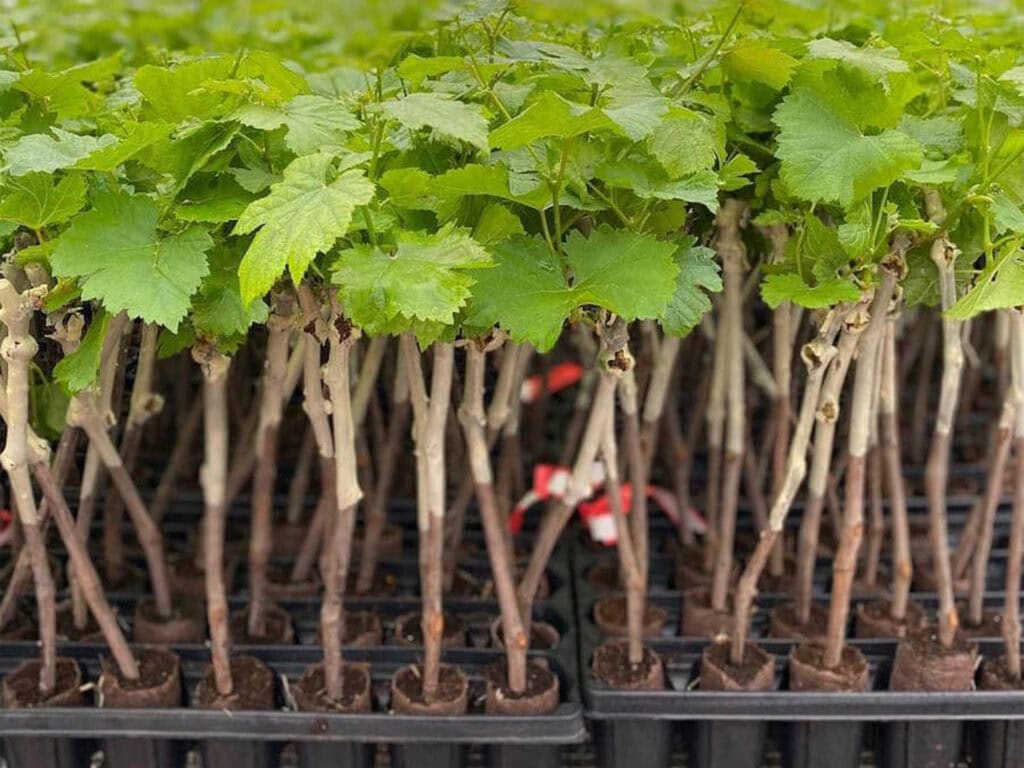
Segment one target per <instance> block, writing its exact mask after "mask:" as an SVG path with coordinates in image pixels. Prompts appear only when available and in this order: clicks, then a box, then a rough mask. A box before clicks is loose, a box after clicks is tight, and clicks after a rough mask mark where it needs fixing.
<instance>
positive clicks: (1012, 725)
mask: <svg viewBox="0 0 1024 768" xmlns="http://www.w3.org/2000/svg"><path fill="white" fill-rule="evenodd" d="M978 687H979V688H980V689H981V690H983V691H1024V682H1022V681H1020V680H1014V679H1013V678H1012V677H1011V676H1010V673H1009V669H1008V668H1007V665H1006V657H1005V656H1001V657H999V658H998V659H995V660H994V661H986V662H985V663H984V664H982V667H981V674H979V675H978ZM974 737H975V739H974V741H975V753H976V754H975V758H976V764H977V766H978V768H1015V767H1016V766H1020V765H1024V720H985V721H982V722H980V723H978V727H977V728H976V730H975V733H974Z"/></svg>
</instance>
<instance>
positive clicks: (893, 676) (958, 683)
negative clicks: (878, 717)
mask: <svg viewBox="0 0 1024 768" xmlns="http://www.w3.org/2000/svg"><path fill="white" fill-rule="evenodd" d="M977 658H978V646H977V645H976V644H975V643H974V642H972V641H970V640H968V639H967V638H965V637H964V636H963V635H960V634H958V635H957V636H956V638H954V642H953V646H952V647H951V648H944V647H943V646H942V645H941V644H940V643H939V641H938V637H937V635H935V633H934V632H933V631H931V630H928V631H925V632H920V633H918V634H916V635H911V636H909V637H907V638H905V639H903V640H901V641H900V643H899V645H898V646H896V656H895V658H894V659H893V665H892V672H891V673H890V676H889V688H890V689H891V690H893V691H925V692H942V691H953V692H955V691H961V692H962V691H970V690H971V689H972V688H973V687H974V670H975V668H976V667H977ZM963 740H964V721H962V720H910V721H907V720H902V721H900V720H898V721H894V722H887V723H885V724H884V725H883V727H882V729H881V740H880V744H879V761H880V763H881V765H882V766H883V768H948V766H950V765H953V766H955V765H957V764H958V762H959V761H960V758H961V754H962V752H963Z"/></svg>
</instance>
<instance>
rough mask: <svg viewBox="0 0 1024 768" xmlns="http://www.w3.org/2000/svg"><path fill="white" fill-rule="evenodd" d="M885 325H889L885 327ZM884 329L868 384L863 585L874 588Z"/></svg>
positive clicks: (879, 527)
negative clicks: (869, 406)
mask: <svg viewBox="0 0 1024 768" xmlns="http://www.w3.org/2000/svg"><path fill="white" fill-rule="evenodd" d="M886 325H888V323H887V324H886ZM884 342H885V328H883V329H882V338H881V340H880V342H879V343H878V345H877V349H876V351H875V358H876V359H875V362H874V364H873V365H874V375H875V378H874V381H873V382H872V383H871V413H870V414H869V415H868V453H867V461H866V471H867V488H868V498H869V501H870V508H869V509H870V517H869V523H868V534H867V539H868V540H867V550H866V552H865V557H864V576H863V578H864V584H865V585H867V586H868V587H874V586H875V585H876V584H877V583H878V566H879V562H880V561H881V558H882V539H883V538H884V536H885V514H884V512H883V504H884V499H883V493H882V453H881V449H880V448H879V445H878V399H879V394H880V391H881V377H882V355H883V353H884V351H885V343H884Z"/></svg>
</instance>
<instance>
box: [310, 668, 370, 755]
mask: <svg viewBox="0 0 1024 768" xmlns="http://www.w3.org/2000/svg"><path fill="white" fill-rule="evenodd" d="M341 688H342V695H341V700H340V701H331V700H330V699H328V698H327V697H326V696H325V695H324V689H325V683H324V665H323V664H322V663H320V664H314V665H313V666H311V667H309V668H308V669H307V670H306V672H305V674H303V675H302V677H301V678H300V679H299V681H298V682H297V683H296V684H295V685H294V686H293V688H292V695H293V696H294V698H295V706H296V708H297V709H298V710H299V711H301V712H338V713H348V714H365V713H368V712H369V711H370V709H371V705H372V683H371V680H370V669H369V667H368V666H367V665H365V664H353V663H351V662H348V663H346V664H345V666H344V668H343V670H342V685H341ZM296 747H297V751H298V754H299V765H300V766H302V768H323V767H325V766H326V767H329V768H371V766H372V765H373V755H374V750H375V747H374V745H373V744H369V743H366V742H359V741H300V742H298V743H297V744H296Z"/></svg>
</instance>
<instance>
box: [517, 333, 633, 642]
mask: <svg viewBox="0 0 1024 768" xmlns="http://www.w3.org/2000/svg"><path fill="white" fill-rule="evenodd" d="M598 327H599V333H600V342H601V345H600V351H599V352H598V355H597V369H598V371H599V378H598V382H597V387H596V390H595V392H594V398H593V401H592V403H591V406H590V416H589V417H588V419H587V425H586V427H585V429H584V430H583V436H582V438H581V439H580V445H579V450H578V451H577V452H576V460H575V462H574V463H573V467H572V471H571V472H570V474H569V480H568V481H567V483H566V489H565V495H564V496H563V498H562V500H561V501H559V502H558V503H556V504H555V505H553V506H552V508H551V509H549V510H548V512H547V514H546V515H545V516H544V520H543V522H542V523H541V526H540V529H539V530H538V531H537V536H536V538H535V539H534V544H533V550H532V551H531V553H530V561H529V563H527V566H526V570H525V571H524V572H523V576H522V578H521V579H520V580H519V613H520V615H521V616H522V617H523V621H524V623H525V622H529V621H530V619H531V616H532V610H533V600H534V598H535V597H536V595H537V588H538V587H539V586H540V580H541V577H542V576H543V575H544V569H545V568H546V567H547V564H548V560H549V559H550V557H551V553H552V552H553V551H554V549H555V545H556V544H557V543H558V538H559V536H560V535H561V533H562V529H563V528H565V525H566V523H568V522H569V518H570V517H571V516H572V512H573V510H574V509H575V508H576V505H577V504H578V503H579V502H580V501H581V500H582V499H585V498H586V497H587V495H589V493H590V490H591V479H592V471H593V464H594V460H595V459H596V458H597V452H598V450H599V448H600V445H601V440H602V430H603V429H604V425H605V421H606V420H607V419H608V418H610V416H609V414H611V413H613V412H614V408H615V387H616V385H617V383H618V379H619V377H620V376H622V374H623V373H624V372H625V371H627V370H629V369H630V368H632V367H633V358H632V356H631V355H630V354H629V349H628V347H627V344H628V341H629V329H628V327H627V325H626V323H625V321H623V320H622V319H621V318H616V319H615V320H613V321H612V323H611V324H610V325H607V326H598ZM527 631H529V630H528V629H527Z"/></svg>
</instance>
